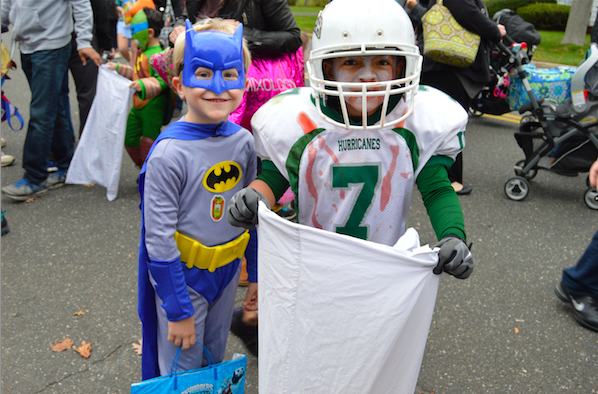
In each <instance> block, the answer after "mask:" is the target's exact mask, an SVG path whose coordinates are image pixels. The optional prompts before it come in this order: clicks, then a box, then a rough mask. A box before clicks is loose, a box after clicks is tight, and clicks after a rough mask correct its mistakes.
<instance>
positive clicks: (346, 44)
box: [307, 0, 422, 129]
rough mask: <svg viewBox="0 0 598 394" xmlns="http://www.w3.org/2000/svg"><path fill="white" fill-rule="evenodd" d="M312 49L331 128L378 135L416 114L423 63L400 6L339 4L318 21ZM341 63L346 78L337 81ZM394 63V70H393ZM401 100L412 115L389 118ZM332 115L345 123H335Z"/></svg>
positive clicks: (373, 1) (312, 71) (312, 70)
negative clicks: (370, 131) (336, 70)
mask: <svg viewBox="0 0 598 394" xmlns="http://www.w3.org/2000/svg"><path fill="white" fill-rule="evenodd" d="M312 48H313V49H312V51H311V52H310V56H309V59H308V61H307V71H308V77H309V81H310V86H311V88H312V94H313V97H314V99H315V102H316V107H317V108H318V112H319V113H320V115H321V116H322V117H324V119H326V120H327V121H328V122H330V123H333V124H335V125H338V126H341V127H344V128H347V129H376V128H382V127H388V126H391V125H395V124H398V123H400V122H401V121H403V120H404V119H405V118H407V116H409V115H410V114H411V112H412V109H413V99H414V96H415V93H416V92H417V88H418V84H419V76H420V70H421V63H422V58H421V56H420V54H419V50H418V48H417V46H415V35H414V32H413V27H412V24H411V20H410V19H409V17H408V16H407V14H406V13H405V11H404V10H403V8H402V7H401V6H400V5H398V4H397V3H396V2H395V1H394V0H370V1H367V2H363V1H360V0H335V1H334V2H332V3H330V4H329V5H328V6H326V8H325V9H324V10H323V11H321V13H320V15H319V16H318V21H317V22H316V26H315V28H314V35H313V37H312ZM346 59H349V61H348V62H346ZM384 59H386V63H385V62H384ZM393 59H394V62H393ZM339 62H343V65H344V66H343V67H344V72H340V73H336V75H335V74H334V73H332V72H331V70H333V68H334V67H333V65H336V66H337V68H338V64H339ZM389 63H394V64H390V66H391V67H390V68H389V67H388V66H389ZM385 64H386V67H384V65H385ZM360 66H361V67H360ZM389 69H392V70H393V71H392V72H390V73H388V72H387V71H388V70H389ZM347 71H349V72H347ZM401 97H403V98H404V99H405V102H406V103H407V111H406V112H405V114H403V115H402V116H400V117H396V116H395V117H394V118H392V119H390V118H387V116H386V115H388V113H389V112H390V111H392V109H393V108H394V106H395V105H396V103H397V102H398V101H399V99H400V98H401ZM359 107H360V108H359ZM331 111H332V112H336V113H337V114H339V115H340V116H342V120H341V118H340V117H339V116H333V117H331V116H330V115H331ZM374 112H379V113H380V116H379V122H377V121H376V122H372V120H371V119H368V117H369V116H371V115H372V114H373V113H374ZM356 117H357V121H356V119H355V118H356ZM368 122H369V123H370V124H368ZM372 123H374V124H372Z"/></svg>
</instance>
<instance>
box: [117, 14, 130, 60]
mask: <svg viewBox="0 0 598 394" xmlns="http://www.w3.org/2000/svg"><path fill="white" fill-rule="evenodd" d="M124 29H125V22H123V21H118V22H116V43H117V45H118V50H119V52H120V54H121V55H122V57H123V58H124V59H125V60H126V61H127V63H129V64H131V52H130V51H129V39H128V38H127V37H125V31H124ZM131 65H132V64H131Z"/></svg>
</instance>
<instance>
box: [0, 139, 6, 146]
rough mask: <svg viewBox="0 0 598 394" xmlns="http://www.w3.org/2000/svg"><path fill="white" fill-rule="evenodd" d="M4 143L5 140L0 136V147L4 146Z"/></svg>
mask: <svg viewBox="0 0 598 394" xmlns="http://www.w3.org/2000/svg"><path fill="white" fill-rule="evenodd" d="M4 145H6V140H5V139H4V138H0V148H4Z"/></svg>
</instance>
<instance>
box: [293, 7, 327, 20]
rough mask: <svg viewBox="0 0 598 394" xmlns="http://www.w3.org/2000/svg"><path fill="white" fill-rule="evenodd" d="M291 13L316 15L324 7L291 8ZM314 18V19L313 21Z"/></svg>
mask: <svg viewBox="0 0 598 394" xmlns="http://www.w3.org/2000/svg"><path fill="white" fill-rule="evenodd" d="M290 8H291V12H313V13H315V14H317V13H318V12H320V10H321V9H322V8H324V7H303V6H291V7H290ZM315 20H316V17H314V21H315Z"/></svg>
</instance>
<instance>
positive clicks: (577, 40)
mask: <svg viewBox="0 0 598 394" xmlns="http://www.w3.org/2000/svg"><path fill="white" fill-rule="evenodd" d="M591 13H592V0H573V5H571V12H570V13H569V18H568V19H567V28H566V29H565V35H564V36H563V40H562V41H561V44H575V45H579V46H584V45H586V32H587V29H588V23H589V19H590V18H589V15H590V14H591Z"/></svg>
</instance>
